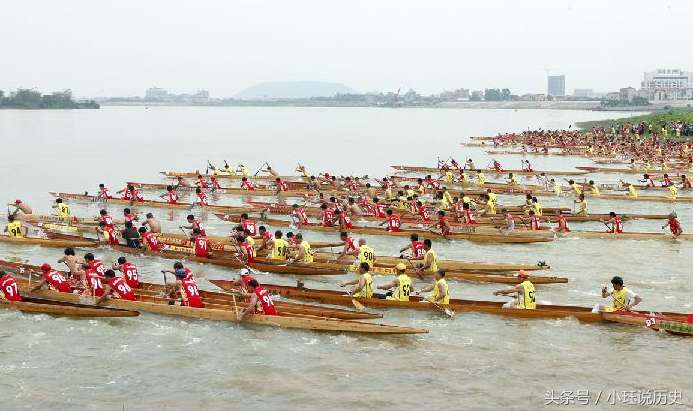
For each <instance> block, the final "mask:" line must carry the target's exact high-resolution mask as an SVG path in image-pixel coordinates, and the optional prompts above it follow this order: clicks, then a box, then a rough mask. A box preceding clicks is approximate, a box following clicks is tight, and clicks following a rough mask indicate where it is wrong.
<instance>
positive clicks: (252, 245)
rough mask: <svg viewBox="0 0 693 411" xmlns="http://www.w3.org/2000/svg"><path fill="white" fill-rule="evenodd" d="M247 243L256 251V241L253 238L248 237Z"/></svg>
mask: <svg viewBox="0 0 693 411" xmlns="http://www.w3.org/2000/svg"><path fill="white" fill-rule="evenodd" d="M245 241H246V242H247V243H248V244H250V246H251V247H253V250H254V249H255V239H254V238H253V237H252V236H247V237H246V238H245Z"/></svg>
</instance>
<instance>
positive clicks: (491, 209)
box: [479, 194, 496, 215]
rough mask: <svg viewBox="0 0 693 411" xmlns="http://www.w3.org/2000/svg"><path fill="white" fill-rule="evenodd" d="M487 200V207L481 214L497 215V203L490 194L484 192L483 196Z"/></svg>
mask: <svg viewBox="0 0 693 411" xmlns="http://www.w3.org/2000/svg"><path fill="white" fill-rule="evenodd" d="M481 198H483V199H484V200H485V202H486V207H484V209H483V210H482V211H481V212H480V213H479V214H480V215H496V203H495V201H493V200H491V197H490V196H489V195H488V194H483V195H482V196H481Z"/></svg>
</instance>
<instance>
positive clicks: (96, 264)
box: [89, 260, 106, 277]
mask: <svg viewBox="0 0 693 411" xmlns="http://www.w3.org/2000/svg"><path fill="white" fill-rule="evenodd" d="M89 268H90V269H92V270H94V271H95V272H96V274H98V275H99V276H100V277H103V275H104V274H105V273H106V266H104V265H103V263H102V262H101V260H92V261H90V262H89Z"/></svg>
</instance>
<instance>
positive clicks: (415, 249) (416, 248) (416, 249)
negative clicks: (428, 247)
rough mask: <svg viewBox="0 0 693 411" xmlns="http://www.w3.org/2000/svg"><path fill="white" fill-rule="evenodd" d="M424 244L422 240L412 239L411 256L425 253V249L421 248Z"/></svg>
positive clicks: (419, 255)
mask: <svg viewBox="0 0 693 411" xmlns="http://www.w3.org/2000/svg"><path fill="white" fill-rule="evenodd" d="M423 246H424V244H423V241H419V240H416V241H412V242H411V249H412V256H413V257H422V256H423V255H424V254H426V251H425V250H424V248H423Z"/></svg>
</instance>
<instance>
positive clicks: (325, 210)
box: [320, 203, 334, 227]
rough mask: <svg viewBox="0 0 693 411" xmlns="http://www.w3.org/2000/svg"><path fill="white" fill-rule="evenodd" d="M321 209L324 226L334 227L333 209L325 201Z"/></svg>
mask: <svg viewBox="0 0 693 411" xmlns="http://www.w3.org/2000/svg"><path fill="white" fill-rule="evenodd" d="M320 209H321V210H322V219H321V223H322V226H323V227H334V213H333V212H332V209H331V208H329V207H328V206H327V204H325V203H323V204H322V205H321V206H320Z"/></svg>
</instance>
